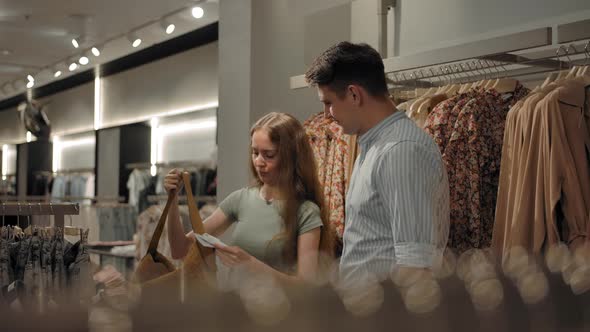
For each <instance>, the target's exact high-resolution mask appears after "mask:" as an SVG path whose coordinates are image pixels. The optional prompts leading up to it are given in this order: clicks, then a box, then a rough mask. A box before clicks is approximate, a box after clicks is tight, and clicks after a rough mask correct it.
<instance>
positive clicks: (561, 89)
mask: <svg viewBox="0 0 590 332" xmlns="http://www.w3.org/2000/svg"><path fill="white" fill-rule="evenodd" d="M549 86H551V85H549ZM585 98H586V96H585V86H584V82H583V81H580V80H575V79H574V80H566V81H561V82H558V84H555V86H554V88H553V89H552V90H551V91H550V92H548V93H547V95H546V96H545V97H544V98H543V99H542V100H540V101H539V102H538V103H537V104H536V105H535V108H534V111H531V109H529V110H528V111H529V112H527V113H523V124H526V126H525V129H523V132H525V133H526V132H527V128H530V130H528V132H529V135H528V137H527V135H525V137H524V138H525V142H524V146H525V152H526V157H525V159H524V162H523V163H521V165H526V167H528V168H527V169H524V170H521V169H519V170H518V172H516V174H518V177H516V179H515V177H514V176H513V177H511V178H510V180H511V181H515V182H516V188H517V193H516V202H515V206H516V207H518V209H515V212H514V215H513V216H512V219H510V218H505V219H504V222H502V221H503V220H498V226H497V227H498V229H497V230H495V232H494V236H495V241H494V243H496V244H498V246H499V249H498V251H500V252H503V253H504V254H505V253H506V250H507V249H508V248H510V247H513V246H522V247H524V248H525V249H528V250H531V251H533V252H534V253H540V252H542V251H543V250H545V249H547V248H548V247H549V246H550V245H553V244H556V243H558V242H565V243H566V244H568V245H569V246H570V248H572V249H575V248H577V247H578V246H579V245H581V244H582V243H584V242H585V240H586V238H587V236H588V224H589V222H588V216H589V215H590V213H589V210H590V208H589V202H590V188H588V186H586V185H585V184H586V183H588V182H589V181H590V160H589V155H590V134H589V133H588V126H587V122H586V121H585V119H584V118H585V117H586V116H587V115H586V114H585V112H586V111H585V110H584V100H585ZM520 112H522V111H520ZM526 115H528V117H527V116H526ZM520 167H522V166H520ZM511 172H512V174H514V173H515V170H514V169H512V170H511ZM508 212H510V211H508ZM502 235H508V236H502Z"/></svg>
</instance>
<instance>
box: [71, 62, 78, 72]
mask: <svg viewBox="0 0 590 332" xmlns="http://www.w3.org/2000/svg"><path fill="white" fill-rule="evenodd" d="M69 69H70V71H74V70H76V69H78V64H77V63H75V62H72V63H71V64H70V67H69Z"/></svg>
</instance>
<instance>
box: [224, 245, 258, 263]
mask: <svg viewBox="0 0 590 332" xmlns="http://www.w3.org/2000/svg"><path fill="white" fill-rule="evenodd" d="M215 253H216V255H217V257H219V259H221V262H222V263H223V265H225V266H228V267H237V266H246V267H254V266H255V265H256V263H257V262H258V260H257V259H256V258H254V257H253V256H252V255H250V254H249V253H247V252H246V251H244V250H243V249H242V248H240V247H235V246H224V245H221V244H215Z"/></svg>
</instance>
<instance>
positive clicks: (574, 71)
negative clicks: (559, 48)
mask: <svg viewBox="0 0 590 332" xmlns="http://www.w3.org/2000/svg"><path fill="white" fill-rule="evenodd" d="M570 48H572V49H573V50H574V52H576V53H575V54H577V53H578V50H576V47H575V46H574V45H573V44H570V45H569V46H568V47H567V51H566V52H567V53H566V54H569V49H570ZM568 59H569V56H568ZM569 60H570V62H571V59H569ZM578 69H579V67H578V66H576V65H574V66H572V67H571V68H570V70H569V71H568V73H567V75H566V76H565V78H566V79H572V78H574V77H576V74H577V73H578Z"/></svg>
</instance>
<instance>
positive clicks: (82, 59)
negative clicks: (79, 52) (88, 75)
mask: <svg viewBox="0 0 590 332" xmlns="http://www.w3.org/2000/svg"><path fill="white" fill-rule="evenodd" d="M78 62H79V63H80V64H81V65H83V66H86V65H87V64H88V62H90V60H88V57H87V56H85V55H83V56H81V57H80V60H78Z"/></svg>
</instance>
